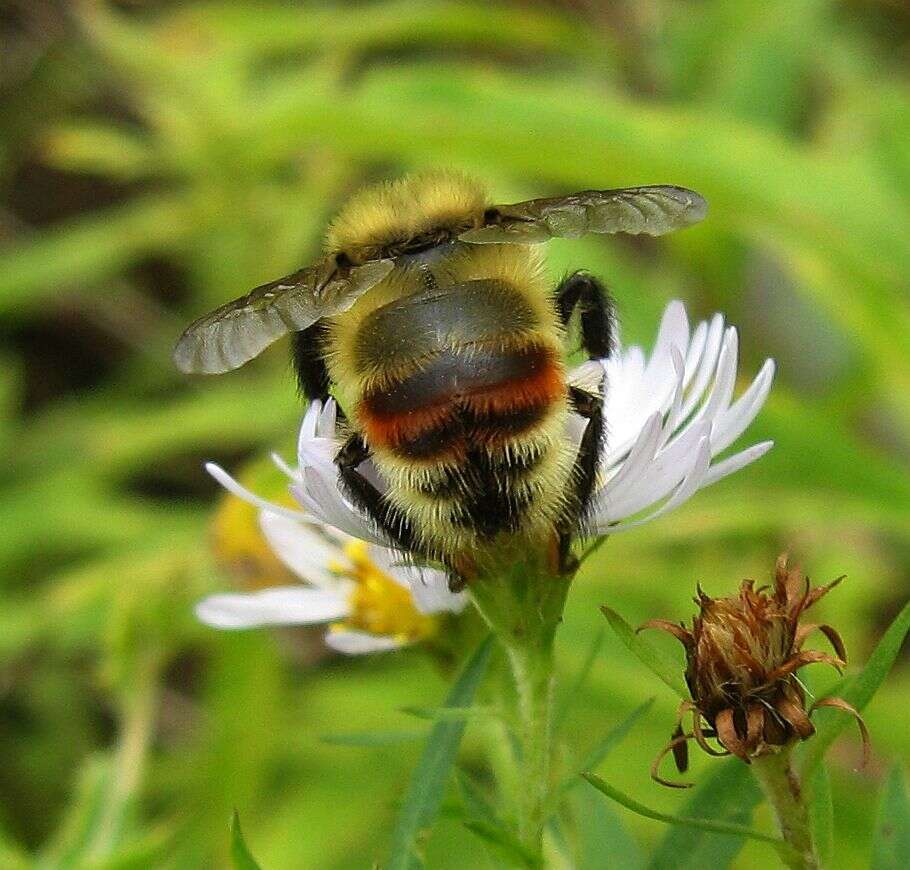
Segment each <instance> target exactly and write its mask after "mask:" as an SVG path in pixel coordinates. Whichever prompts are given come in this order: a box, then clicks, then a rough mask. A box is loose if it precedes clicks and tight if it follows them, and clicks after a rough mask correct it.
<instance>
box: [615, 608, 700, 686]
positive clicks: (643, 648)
mask: <svg viewBox="0 0 910 870" xmlns="http://www.w3.org/2000/svg"><path fill="white" fill-rule="evenodd" d="M600 609H601V612H602V613H603V615H604V616H606V617H607V622H609V623H610V628H612V629H613V631H615V632H616V635H617V637H619V639H620V640H621V641H622V642H623V643H624V644H625V645H626V646H627V647H628V649H629V650H630V651H631V652H632V653H633V654H634V655H635V656H636V657H637V658H638V660H639V661H640V662H641V663H642V664H643V665H644V666H645V667H646V668H647V669H648V670H649V671H651V673H652V674H654V676H656V677H657V678H658V679H660V680H662V681H663V682H664V683H666V684H667V685H668V686H669V687H670V688H671V689H672V690H673V691H674V692H676V694H677V695H679V697H680V698H684V699H686V700H688V698H689V693H688V691H687V690H686V686H685V683H683V681H682V679H681V677H680V676H679V674H680V671H681V668H680V666H679V664H678V663H677V662H675V661H673V659H671V658H670V657H669V656H667V655H665V654H664V653H663V652H661V650H659V649H657V647H655V646H653V645H652V644H650V643H649V642H648V641H647V640H645V639H644V638H643V637H642V636H641V635H639V634H636V633H635V632H634V631H633V629H632V626H630V625H629V623H628V622H626V621H625V620H624V619H623V618H622V617H621V616H620V615H619V614H618V613H617V612H616V611H615V610H613V608H612V607H607V605H606V604H605V605H603V607H601V608H600Z"/></svg>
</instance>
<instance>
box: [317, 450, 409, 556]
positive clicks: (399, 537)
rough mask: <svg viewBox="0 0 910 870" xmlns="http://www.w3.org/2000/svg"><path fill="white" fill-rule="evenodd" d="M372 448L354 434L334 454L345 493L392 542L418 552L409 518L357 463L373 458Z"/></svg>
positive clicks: (402, 547) (402, 548) (406, 550)
mask: <svg viewBox="0 0 910 870" xmlns="http://www.w3.org/2000/svg"><path fill="white" fill-rule="evenodd" d="M370 455H371V451H370V448H369V446H368V445H367V443H366V442H365V441H364V440H363V437H362V436H361V435H359V434H357V433H355V434H353V435H352V436H351V437H350V438H348V440H347V441H346V442H345V443H344V446H343V447H342V448H341V450H339V451H338V453H337V454H336V456H335V464H336V465H337V466H338V477H339V480H340V481H341V487H342V489H343V490H344V493H345V495H347V497H348V498H349V499H350V500H351V501H352V502H354V504H355V505H356V506H357V507H358V508H360V510H362V511H363V512H364V513H365V514H366V515H367V516H368V517H369V518H370V519H371V520H372V521H373V522H374V523H376V525H377V526H378V527H379V529H380V531H382V532H383V533H384V534H385V535H386V537H388V538H389V540H390V541H392V543H393V544H394V545H395V546H396V547H398V548H400V549H401V550H402V551H404V552H415V551H416V546H417V538H416V535H415V534H414V529H413V527H412V526H411V523H410V522H409V521H408V519H407V517H405V515H404V514H403V513H402V512H401V511H400V510H398V508H396V507H395V506H394V505H392V504H389V502H388V500H387V499H386V498H385V496H384V495H383V494H382V493H381V492H380V491H379V490H378V489H376V487H375V486H373V484H372V483H370V481H369V480H367V479H366V478H365V477H364V476H363V475H362V474H361V473H360V472H359V471H358V470H357V466H358V465H360V463H361V462H365V461H366V460H367V459H369V458H370Z"/></svg>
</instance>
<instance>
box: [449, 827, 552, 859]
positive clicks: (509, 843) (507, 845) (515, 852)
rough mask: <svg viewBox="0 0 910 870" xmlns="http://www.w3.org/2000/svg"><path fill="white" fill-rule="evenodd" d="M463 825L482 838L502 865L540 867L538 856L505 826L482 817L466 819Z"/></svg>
mask: <svg viewBox="0 0 910 870" xmlns="http://www.w3.org/2000/svg"><path fill="white" fill-rule="evenodd" d="M464 826H465V827H466V828H467V829H468V830H469V831H470V832H471V833H472V834H474V835H475V836H477V837H479V838H480V839H481V840H483V842H484V845H486V846H487V848H489V849H490V850H491V851H492V852H493V854H494V855H495V857H496V858H497V859H498V860H499V861H501V862H502V864H501V866H504V867H523V868H528V870H534V868H537V867H542V866H543V865H542V863H541V861H540V858H538V857H537V856H536V855H534V854H533V853H532V852H529V851H528V849H527V848H526V847H525V846H524V845H523V844H522V843H521V841H520V840H519V839H518V837H516V836H515V834H513V833H512V832H511V831H509V830H508V829H507V828H504V827H502V826H501V825H496V824H493V823H492V822H488V821H484V820H483V819H468V820H467V821H466V822H465V823H464Z"/></svg>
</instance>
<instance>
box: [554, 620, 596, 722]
mask: <svg viewBox="0 0 910 870" xmlns="http://www.w3.org/2000/svg"><path fill="white" fill-rule="evenodd" d="M605 637H606V632H605V631H604V629H603V628H601V629H600V630H599V631H598V632H597V634H596V635H595V637H594V640H593V642H592V643H591V646H590V648H589V649H588V654H587V655H586V656H585V659H584V661H583V662H582V663H581V667H580V668H579V669H578V673H577V674H576V675H575V679H574V680H572V682H571V683H569V686H568V688H567V689H566V690H565V691H564V692H563V693H562V698H561V699H560V701H559V703H558V705H557V707H556V712H555V714H554V716H553V731H554V732H555V733H558V732H559V730H560V729H561V727H562V725H563V723H564V722H565V721H566V718H567V717H568V715H569V713H570V711H571V710H572V707H573V706H574V705H575V702H576V701H577V700H578V699H579V698H580V697H581V696H582V691H583V689H584V687H585V685H586V684H587V682H588V677H589V676H590V675H591V669H592V668H593V667H594V663H595V662H596V661H597V656H598V655H600V650H601V647H603V645H604V638H605Z"/></svg>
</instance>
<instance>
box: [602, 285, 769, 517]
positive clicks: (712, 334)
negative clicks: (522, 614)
mask: <svg viewBox="0 0 910 870" xmlns="http://www.w3.org/2000/svg"><path fill="white" fill-rule="evenodd" d="M737 352H738V339H737V335H736V329H735V327H732V326H728V327H726V328H724V319H723V317H722V316H721V315H720V314H715V315H714V317H713V318H712V320H711V322H710V323H707V322H705V321H702V322H701V323H699V324H698V326H696V328H695V330H694V331H692V332H690V330H689V320H688V318H687V317H686V310H685V308H684V306H683V304H682V303H681V302H671V303H670V304H669V305H668V306H667V308H666V310H665V311H664V315H663V319H662V320H661V324H660V329H659V330H658V334H657V341H656V342H655V345H654V350H653V351H652V353H651V358H650V359H646V357H645V354H644V352H643V351H642V350H641V348H639V347H635V346H633V347H629V348H627V349H622V348H620V349H618V350H617V352H616V353H615V354H614V355H613V356H612V357H611V358H610V359H609V360H604V361H602V365H603V368H604V369H605V371H606V384H607V390H606V404H605V417H606V426H607V447H606V451H605V456H604V458H603V462H602V466H601V467H602V469H603V471H602V485H601V486H600V487H599V489H598V490H597V493H596V495H595V501H594V505H593V509H592V514H591V520H592V526H593V530H594V531H595V532H596V533H597V534H608V533H609V534H612V533H614V532H619V531H624V530H626V529H631V528H634V527H635V526H639V525H641V524H643V523H646V522H649V521H650V520H653V519H656V518H657V517H659V516H662V515H664V514H666V513H668V512H669V511H671V510H673V509H674V508H676V507H679V505H681V504H682V503H683V502H685V501H687V500H688V499H689V498H691V497H692V496H693V495H694V494H695V493H696V492H697V491H698V490H700V489H704V488H705V487H706V486H710V485H711V484H712V483H716V482H717V481H718V480H720V479H721V478H724V477H726V476H727V475H729V474H732V473H733V472H734V471H738V470H739V469H741V468H743V467H745V466H746V465H749V464H750V463H751V462H754V461H755V460H756V459H758V458H759V457H761V456H764V454H765V453H767V452H768V451H769V450H770V449H771V447H772V445H773V442H771V441H763V442H761V443H760V444H755V445H753V446H752V447H749V448H747V449H746V450H743V451H741V452H739V453H735V454H733V455H732V456H729V457H727V458H725V459H722V460H721V461H719V462H714V458H715V457H717V456H718V455H719V454H721V453H722V452H723V451H724V450H726V449H727V448H728V447H729V446H730V445H731V444H732V443H733V442H734V441H736V439H737V438H739V436H740V435H742V433H743V432H744V431H745V430H746V428H747V427H748V426H749V424H750V423H751V422H752V421H753V420H754V419H755V417H756V415H757V414H758V412H759V411H760V410H761V407H762V405H764V403H765V399H767V398H768V392H769V391H770V389H771V382H772V381H773V379H774V361H773V360H770V359H769V360H766V361H765V363H764V365H763V366H762V367H761V370H760V371H759V373H758V375H757V376H756V378H755V380H754V381H752V383H751V384H750V385H749V387H748V388H747V389H746V391H745V392H744V393H743V394H742V395H741V396H740V397H739V398H738V399H737V400H736V401H735V402H734V401H733V388H734V386H735V383H736V367H737ZM655 506H656V509H654V510H653V511H651V512H650V513H647V514H644V515H643V516H638V515H639V514H642V512H644V511H646V510H647V509H648V508H654V507H655Z"/></svg>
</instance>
